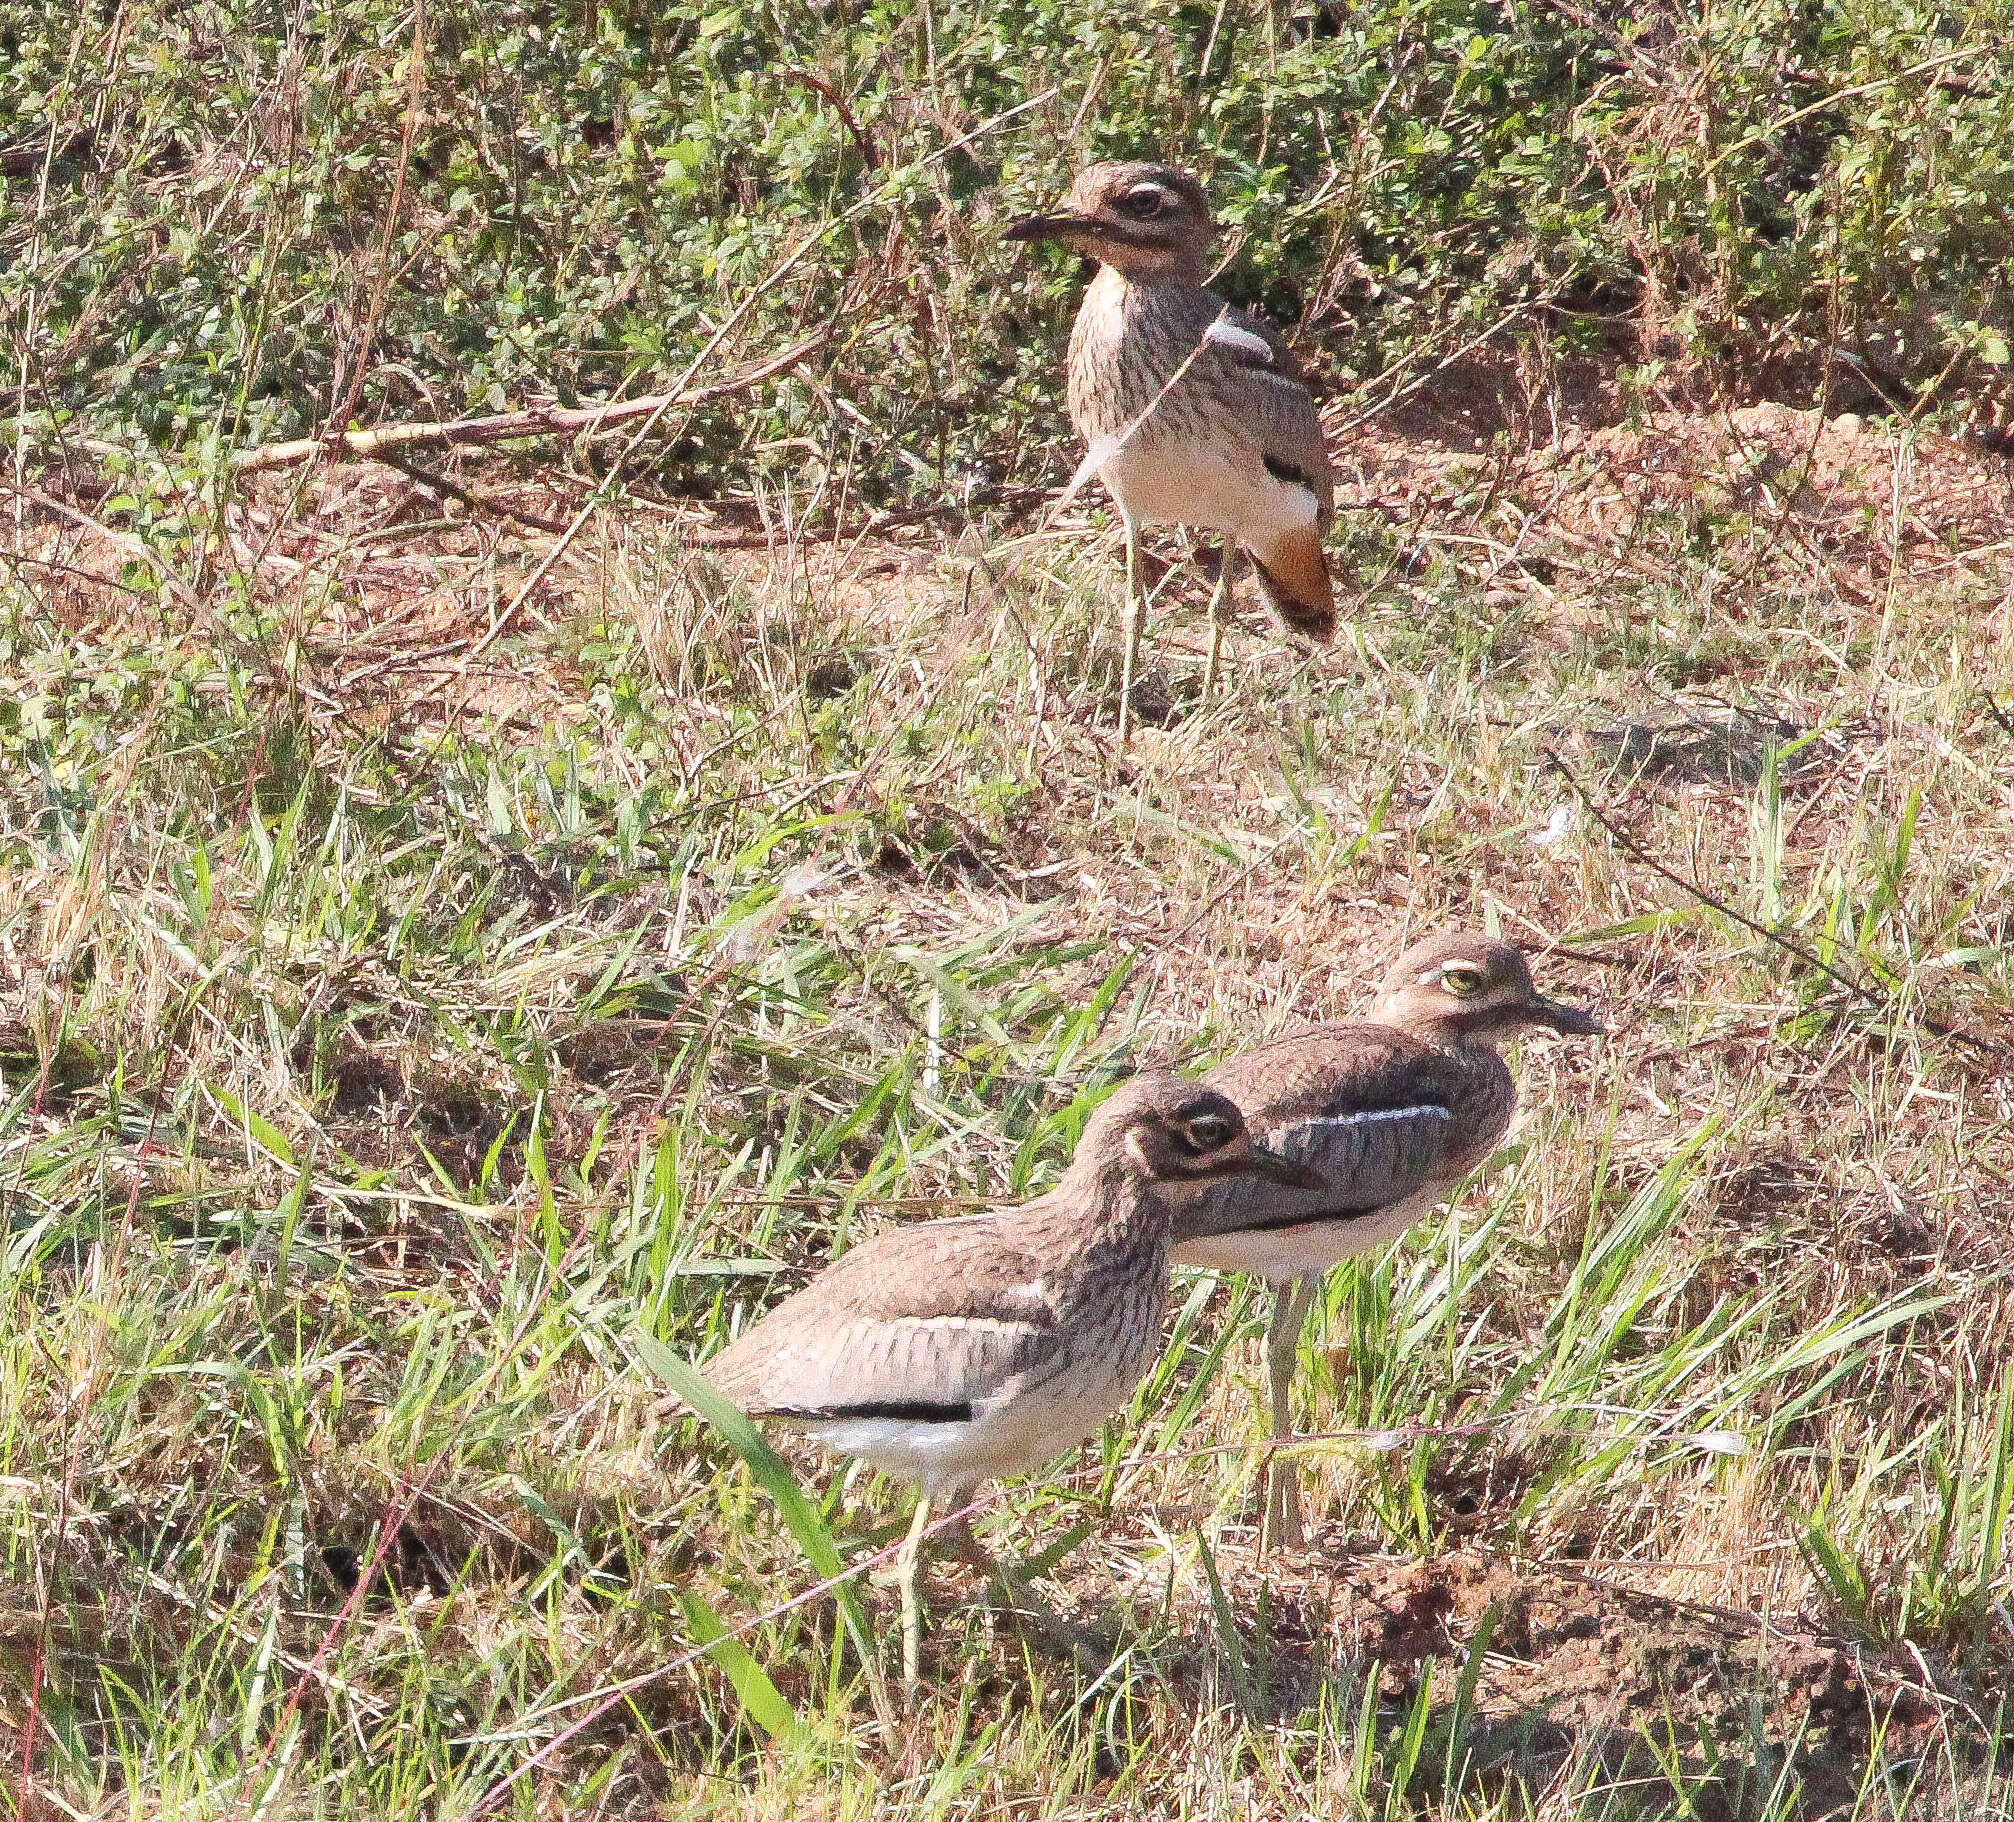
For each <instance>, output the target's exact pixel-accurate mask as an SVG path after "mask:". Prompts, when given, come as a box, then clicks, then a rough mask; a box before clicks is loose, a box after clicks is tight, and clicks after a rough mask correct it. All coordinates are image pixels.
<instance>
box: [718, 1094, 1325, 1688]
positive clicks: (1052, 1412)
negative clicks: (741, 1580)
mask: <svg viewBox="0 0 2014 1822" xmlns="http://www.w3.org/2000/svg"><path fill="white" fill-rule="evenodd" d="M1252 1172H1260V1173H1264V1174H1269V1175H1271V1176H1273V1177H1275V1178H1276V1179H1278V1180H1280V1181H1281V1182H1283V1183H1299V1184H1301V1185H1302V1186H1304V1187H1313V1186H1314V1185H1315V1184H1316V1183H1317V1182H1318V1181H1319V1180H1318V1179H1317V1178H1315V1177H1314V1176H1313V1175H1312V1174H1311V1173H1309V1172H1308V1171H1305V1170H1303V1169H1300V1168H1299V1167H1297V1166H1294V1165H1290V1164H1284V1163H1282V1162H1280V1161H1279V1160H1277V1159H1274V1158H1271V1157H1269V1156H1267V1155H1266V1154H1264V1153H1262V1152H1259V1151H1257V1150H1255V1149H1254V1147H1253V1145H1252V1142H1251V1139H1250V1137H1249V1136H1248V1135H1247V1133H1246V1131H1245V1123H1244V1119H1243V1117H1242V1116H1241V1115H1240V1114H1239V1112H1238V1109H1237V1107H1236V1105H1235V1104H1234V1103H1233V1102H1231V1101H1228V1100H1226V1099H1225V1098H1224V1097H1223V1096H1222V1095H1221V1094H1218V1093H1217V1092H1216V1091H1215V1090H1213V1089H1208V1088H1204V1087H1202V1086H1201V1085H1200V1084H1199V1083H1196V1082H1190V1081H1184V1080H1183V1079H1182V1078H1180V1077H1179V1076H1170V1075H1149V1076H1138V1077H1135V1078H1134V1079H1133V1080H1132V1081H1130V1082H1128V1083H1126V1084H1125V1085H1124V1086H1123V1087H1121V1088H1120V1089H1118V1090H1117V1092H1115V1093H1114V1094H1113V1095H1112V1096H1111V1098H1110V1099H1109V1100H1107V1101H1106V1102H1105V1104H1104V1105H1103V1106H1102V1107H1100V1108H1099V1109H1098V1111H1097V1112H1096V1113H1094V1114H1093V1115H1092V1116H1091V1118H1090V1120H1089V1121H1088V1122H1087V1124H1086V1125H1085V1128H1084V1135H1083V1137H1082V1139H1080V1140H1079V1141H1078V1145H1077V1151H1076V1155H1075V1156H1074V1157H1073V1158H1072V1159H1071V1160H1070V1168H1069V1169H1068V1170H1067V1171H1066V1172H1065V1173H1064V1175H1063V1180H1062V1182H1060V1183H1059V1184H1057V1186H1056V1187H1055V1188H1054V1189H1053V1190H1051V1191H1050V1192H1049V1193H1048V1194H1047V1195H1046V1196H1038V1197H1037V1198H1036V1199H1035V1200H1034V1201H1033V1202H1028V1203H1024V1204H1023V1205H1022V1206H1021V1207H1019V1208H1011V1209H993V1210H988V1211H987V1212H986V1213H984V1214H977V1215H966V1216H963V1217H960V1218H958V1219H955V1220H949V1221H929V1222H924V1223H922V1224H920V1225H917V1226H914V1227H900V1228H894V1229H891V1230H890V1231H889V1232H887V1233H882V1234H876V1235H875V1236H874V1237H873V1238H871V1239H868V1240H864V1241H862V1242H861V1243H860V1244H859V1245H858V1246H856V1247H854V1248H853V1250H852V1251H851V1252H849V1253H847V1254H846V1255H845V1256H844V1257H843V1258H841V1259H840V1260H839V1261H838V1262H837V1263H835V1264H834V1265H832V1266H830V1267H828V1268H827V1269H826V1270H825V1271H823V1272H821V1273H820V1274H819V1275H818V1276H817V1277H816V1278H814V1279H813V1280H812V1281H811V1283H810V1284H808V1285H806V1286H805V1288H804V1289H803V1290H801V1291H799V1292H798V1293H797V1294H796V1295H795V1296H794V1297H788V1298H786V1299H785V1300H784V1301H783V1302H782V1303H781V1304H779V1305H778V1306H777V1307H776V1308H775V1309H773V1310H771V1311H770V1313H769V1314H768V1315H767V1316H765V1317H763V1319H762V1320H761V1321H760V1322H758V1323H757V1324H756V1325H755V1326H754V1327H753V1328H752V1329H750V1330H749V1331H748V1333H747V1334H745V1335H743V1336H742V1337H741V1339H740V1340H739V1341H737V1342H735V1343H734V1345H733V1346H732V1347H730V1348H728V1349H727V1350H726V1351H725V1352H723V1353H721V1354H720V1355H718V1356H716V1357H715V1358H714V1359H713V1360H712V1361H710V1362H709V1363H708V1364H707V1366H706V1367H705V1368H704V1369H703V1370H704V1372H705V1374H706V1377H707V1378H708V1379H709V1380H711V1381H712V1382H713V1384H714V1385H715V1386H716V1387H717V1388H718V1389H719V1390H720V1391H721V1392H722V1393H723V1394H724V1395H725V1396H726V1397H727V1398H728V1399H729V1400H730V1401H731V1402H733V1403H734V1404H736V1405H738V1406H739V1407H740V1408H741V1409H742V1410H743V1411H746V1412H747V1413H748V1414H749V1415H750V1416H753V1417H775V1418H781V1419H784V1420H786V1421H789V1422H791V1423H794V1424H797V1425H799V1426H800V1427H802V1428H803V1429H805V1430H808V1431H809V1432H810V1433H811V1434H812V1435H814V1436H816V1437H818V1438H819V1440H820V1441H822V1442H824V1443H826V1444H828V1445H829V1446H830V1447H832V1448H835V1449H838V1450H840V1451H841V1452H842V1453H845V1454H848V1455H857V1456H859V1457H860V1458H861V1459H862V1460H864V1461H867V1462H870V1463H872V1464H873V1465H874V1466H875V1467H878V1468H881V1469H883V1470H884V1471H885V1472H888V1473H891V1474H898V1475H902V1476H904V1477H906V1478H908V1479H911V1480H915V1481H917V1482H919V1483H920V1484H921V1487H922V1493H921V1496H920V1497H919V1498H918V1500H917V1503H916V1512H915V1515H914V1517H913V1519H912V1521H911V1524H910V1529H909V1536H908V1539H907V1541H906V1542H905V1543H904V1545H903V1548H902V1552H901V1556H900V1559H899V1564H898V1571H899V1578H900V1580H901V1584H902V1662H903V1672H904V1678H905V1681H906V1683H907V1686H908V1688H909V1690H910V1692H911V1694H912V1696H913V1694H914V1692H915V1689H916V1686H917V1676H918V1663H919V1652H920V1649H921V1644H920V1641H921V1628H922V1607H921V1595H920V1589H919V1582H918V1577H919V1574H920V1564H921V1556H920V1551H921V1547H922V1541H923V1531H924V1527H925V1526H926V1525H927V1524H928V1522H929V1519H930V1513H931V1511H932V1508H933V1506H941V1505H943V1504H944V1503H945V1502H946V1501H954V1502H956V1501H960V1500H961V1499H962V1496H963V1495H965V1494H966V1493H967V1492H969V1490H970V1489H971V1487H972V1486H973V1485H974V1484H976V1483H977V1482H979V1481H981V1480H985V1479H988V1478H990V1477H992V1476H993V1475H996V1474H1014V1473H1018V1472H1020V1471H1021V1470H1023V1469H1025V1468H1033V1467H1036V1466H1039V1465H1040V1464H1041V1463H1042V1462H1044V1461H1046V1460H1048V1459H1049V1458H1050V1457H1051V1456H1053V1455H1055V1454H1057V1453H1059V1452H1060V1451H1061V1450H1063V1449H1066V1448H1068V1447H1069V1446H1070V1445H1071V1444H1072V1443H1074V1442H1077V1441H1080V1440H1081V1439H1082V1438H1083V1437H1085V1436H1088V1435H1089V1434H1090V1433H1091V1431H1092V1430H1094V1429H1096V1428H1097V1426H1098V1425H1099V1424H1100V1423H1102V1422H1103V1421H1104V1420H1105V1418H1106V1417H1107V1416H1109V1415H1110V1414H1111V1413H1112V1412H1113V1411H1114V1410H1116V1409H1117V1408H1118V1407H1119V1406H1120V1405H1121V1404H1122V1403H1124V1402H1125V1400H1126V1399H1127V1398H1128V1397H1129V1396H1130V1395H1131V1393H1132V1390H1133V1387H1134V1386H1135V1385H1136V1384H1137V1383H1138V1382H1139V1379H1140V1376H1141V1375H1142V1374H1143V1373H1144V1372H1145V1371H1146V1370H1147V1365H1148V1363H1149V1362H1150V1361H1151V1360H1152V1359H1153V1357H1154V1352H1155V1349H1156V1348H1157V1346H1158V1345H1159V1343H1160V1338H1161V1315H1162V1311H1163V1309H1164V1308H1165V1306H1166V1304H1167V1300H1168V1228H1169V1222H1170V1220H1171V1218H1172V1216H1173V1213H1174V1210H1175V1208H1176V1207H1177V1206H1179V1204H1180V1203H1181V1202H1182V1201H1183V1200H1184V1199H1185V1198H1186V1197H1188V1196H1190V1195H1193V1194H1195V1193H1197V1192H1198V1191H1200V1190H1201V1189H1202V1188H1204V1187H1206V1186H1207V1185H1209V1184H1210V1183H1213V1182H1216V1181H1218V1180H1220V1179H1225V1178H1228V1177H1231V1176H1237V1175H1244V1174H1248V1173H1252ZM969 1548H970V1550H971V1551H972V1553H973V1554H974V1555H975V1557H976V1558H977V1560H978V1561H979V1562H980V1563H981V1564H982V1566H984V1567H986V1568H987V1569H988V1570H989V1571H990V1572H992V1573H994V1574H995V1575H997V1576H999V1577H1000V1579H1001V1580H1002V1581H1003V1582H1006V1583H1007V1584H1008V1585H1009V1587H1010V1590H1012V1589H1013V1588H1014V1584H1013V1578H1012V1577H1010V1576H1009V1575H1007V1573H1006V1572H1005V1571H1004V1570H1002V1569H1001V1568H1000V1566H999V1565H998V1564H995V1563H992V1562H991V1561H990V1559H988V1558H987V1557H986V1556H985V1553H984V1552H983V1551H980V1550H979V1549H978V1547H977V1545H976V1544H970V1545H969ZM1016 1594H1017V1600H1018V1601H1019V1603H1020V1604H1021V1605H1022V1607H1023V1608H1024V1609H1026V1610H1027V1611H1029V1612H1030V1613H1031V1615H1032V1616H1035V1617H1041V1616H1042V1610H1041V1609H1040V1606H1039V1603H1033V1602H1032V1600H1031V1597H1029V1596H1028V1595H1027V1593H1026V1591H1025V1590H1016ZM1046 1624H1047V1626H1048V1628H1049V1629H1050V1630H1052V1631H1058V1632H1061V1633H1062V1634H1064V1635H1065V1636H1068V1635H1069V1633H1070V1628H1069V1627H1068V1626H1067V1624H1066V1623H1065V1622H1062V1621H1060V1620H1057V1619H1056V1618H1055V1616H1054V1615H1048V1616H1046Z"/></svg>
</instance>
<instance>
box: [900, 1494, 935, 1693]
mask: <svg viewBox="0 0 2014 1822" xmlns="http://www.w3.org/2000/svg"><path fill="white" fill-rule="evenodd" d="M929 1523H930V1495H929V1494H928V1493H924V1494H921V1495H919V1496H918V1498H917V1501H916V1515H915V1517H913V1518H912V1519H910V1521H909V1535H908V1536H907V1537H905V1538H904V1539H903V1540H902V1549H901V1551H900V1552H899V1553H898V1555H897V1556H896V1558H895V1569H896V1575H897V1578H898V1579H899V1580H900V1582H901V1584H902V1700H903V1703H904V1704H905V1706H907V1707H908V1708H910V1709H911V1710H912V1711H913V1710H914V1709H915V1707H916V1697H917V1692H918V1690H919V1689H920V1688H921V1686H922V1664H923V1593H922V1589H921V1587H920V1586H919V1584H920V1582H921V1581H922V1570H923V1532H924V1529H925V1527H926V1526H927V1525H928V1524H929Z"/></svg>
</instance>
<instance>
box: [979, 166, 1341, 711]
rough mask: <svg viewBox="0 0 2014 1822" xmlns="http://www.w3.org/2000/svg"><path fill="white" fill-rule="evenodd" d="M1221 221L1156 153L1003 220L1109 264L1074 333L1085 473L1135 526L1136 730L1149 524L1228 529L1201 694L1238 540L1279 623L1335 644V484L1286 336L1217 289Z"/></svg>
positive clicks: (1129, 629) (1072, 368)
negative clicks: (1214, 255) (1213, 278)
mask: <svg viewBox="0 0 2014 1822" xmlns="http://www.w3.org/2000/svg"><path fill="white" fill-rule="evenodd" d="M1214 232H1215V228H1214V224H1213V223H1212V221H1211V219H1210V201H1209V198H1208V197H1207V196H1206V195H1205V194H1204V192H1203V187H1202V185H1201V184H1199V183H1198V182H1197V181H1196V180H1195V179H1194V178H1193V177H1190V176H1189V175H1187V174H1186V173H1185V172H1182V171H1176V170H1171V169H1170V168H1169V167H1168V166H1166V165H1158V164H1098V165H1092V166H1091V167H1090V168H1089V169H1088V170H1086V171H1083V172H1081V173H1080V174H1079V175H1078V178H1077V181H1076V182H1075V183H1074V184H1072V185H1071V187H1070V194H1069V196H1068V197H1067V198H1066V199H1065V201H1064V202H1063V203H1062V204H1061V205H1060V206H1059V207H1058V208H1055V209H1053V210H1051V211H1050V212H1048V213H1047V214H1044V215H1031V216H1029V217H1027V218H1026V219H1025V220H1022V221H1017V222H1016V223H1014V225H1013V226H1012V227H1010V228H1009V229H1008V230H1007V237H1008V239H1010V240H1024V241H1036V240H1050V241H1057V242H1060V243H1061V244H1062V245H1063V246H1066V247H1068V248H1070V249H1071V250H1072V251H1073V252H1076V253H1082V254H1085V255H1087V256H1089V257H1090V258H1092V259H1095V260H1096V261H1097V262H1098V268H1099V269H1098V275H1097V277H1095V278H1094V279H1093V280H1092V281H1091V285H1090V288H1089V289H1088V290H1087V291H1086V292H1085V293H1084V302H1083V304H1082V306H1081V307H1080V308H1079V310H1078V312H1077V326H1076V328H1075V329H1073V330H1072V331H1071V335H1070V364H1069V405H1070V421H1071V422H1072V423H1073V424H1074V425H1075V426H1076V427H1077V431H1078V434H1079V435H1080V436H1082V437H1083V439H1084V441H1085V443H1086V444H1087V445H1088V453H1087V454H1086V455H1085V458H1084V465H1083V469H1080V470H1079V473H1080V475H1081V474H1082V473H1083V472H1084V470H1085V469H1088V470H1091V471H1093V472H1095V473H1096V474H1098V475H1099V476H1100V478H1102V479H1103V481H1104V483H1105V485H1106V487H1107V488H1108V489H1109V490H1110V491H1111V494H1112V498H1113V499H1114V500H1115V501H1117V502H1118V506H1119V516H1120V518H1121V519H1122V520H1124V522H1125V527H1126V610H1125V621H1124V627H1123V656H1122V659H1121V665H1120V682H1119V738H1120V740H1121V741H1122V742H1123V741H1124V740H1125V738H1126V735H1127V732H1128V729H1129V726H1130V717H1131V700H1132V689H1133V673H1134V669H1135V667H1136V665H1137V663H1138V659H1139V648H1140V631H1141V623H1142V621H1143V619H1144V618H1145V615H1146V606H1147V603H1146V585H1145V582H1144V579H1143V577H1142V575H1141V571H1140V527H1141V526H1142V525H1152V524H1163V523H1172V524H1177V525H1191V526H1195V527H1197V528H1199V529H1201V530H1204V531H1214V532H1220V533H1222V534H1223V536H1224V540H1225V542H1224V560H1223V564H1222V567H1221V568H1220V569H1219V571H1218V574H1217V586H1216V591H1215V593H1214V594H1213V596H1212V597H1211V601H1210V653H1209V657H1208V659H1207V661H1206V663H1205V665H1204V671H1203V690H1204V694H1205V695H1207V694H1208V693H1209V691H1210V689H1211V688H1212V687H1213V685H1214V684H1215V681H1216V674H1217V665H1218V659H1219V655H1220V652H1221V648H1222V642H1223V626H1224V619H1225V616H1226V614H1227V613H1228V611H1229V604H1230V591H1231V574H1232V570H1233V568H1234V567H1235V566H1234V563H1233V560H1232V559H1233V553H1234V552H1235V551H1236V550H1237V549H1239V548H1242V549H1243V550H1244V551H1245V552H1246V553H1247V554H1248V555H1249V556H1250V557H1251V560H1252V567H1253V569H1254V571H1255V573H1256V574H1257V576H1258V579H1259V586H1260V588H1261V590H1262V591H1263V592H1264V594H1265V596H1266V599H1267V601H1268V602H1269V603H1270V604H1271V606H1272V608H1273V611H1274V612H1275V613H1276V614H1277V615H1278V616H1279V617H1280V620H1281V622H1282V624H1284V625H1285V626H1286V627H1287V628H1289V629H1290V630H1291V631H1293V632H1296V633H1300V634H1303V635H1304V636H1305V637H1307V638H1310V639H1313V640H1316V641H1321V642H1326V641H1327V640H1329V639H1330V638H1332V637H1333V636H1334V634H1335V630H1336V605H1335V593H1334V589H1333V588H1332V586H1331V584H1330V581H1329V567H1328V562H1327V559H1326V558H1325V557H1324V556H1323V554H1322V536H1323V534H1324V533H1325V532H1326V531H1327V530H1328V528H1329V523H1330V520H1331V519H1332V517H1333V516H1334V511H1335V484H1334V480H1333V478H1332V476H1331V473H1330V469H1329V452H1328V448H1327V446H1326V444H1325V443H1324V442H1323V440H1322V424H1321V419H1320V417H1319V416H1318V415H1317V414H1316V411H1315V401H1314V396H1313V394H1312V393H1310V392H1309V390H1308V388H1307V386H1306V385H1305V384H1304V383H1303V382H1302V380H1301V378H1300V375H1299V373H1298V371H1297V370H1296V368H1295V366H1294V363H1293V360H1292V357H1291V356H1290V355H1289V354H1288V353H1287V350H1286V347H1285V345H1284V344H1283V343H1282V342H1281V341H1280V339H1279V337H1278V336H1276V335H1275V334H1274V333H1273V332H1272V330H1271V329H1269V328H1268V327H1267V326H1266V325H1265V324H1264V323H1262V322H1260V321H1259V320H1258V319H1257V318H1256V317H1252V316H1248V315H1247V314H1246V313H1245V312H1244V311H1242V310H1239V309H1237V308H1235V307H1234V306H1233V305H1231V304H1228V303H1226V302H1225V301H1224V299H1222V298H1221V297H1219V296H1218V295H1217V294H1216V292H1214V291H1212V290H1210V289H1209V288H1208V287H1207V286H1206V285H1205V284H1204V283H1203V279H1204V276H1205V274H1206V272H1207V270H1208V259H1209V249H1210V240H1211V237H1212V235H1213V234H1214Z"/></svg>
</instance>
